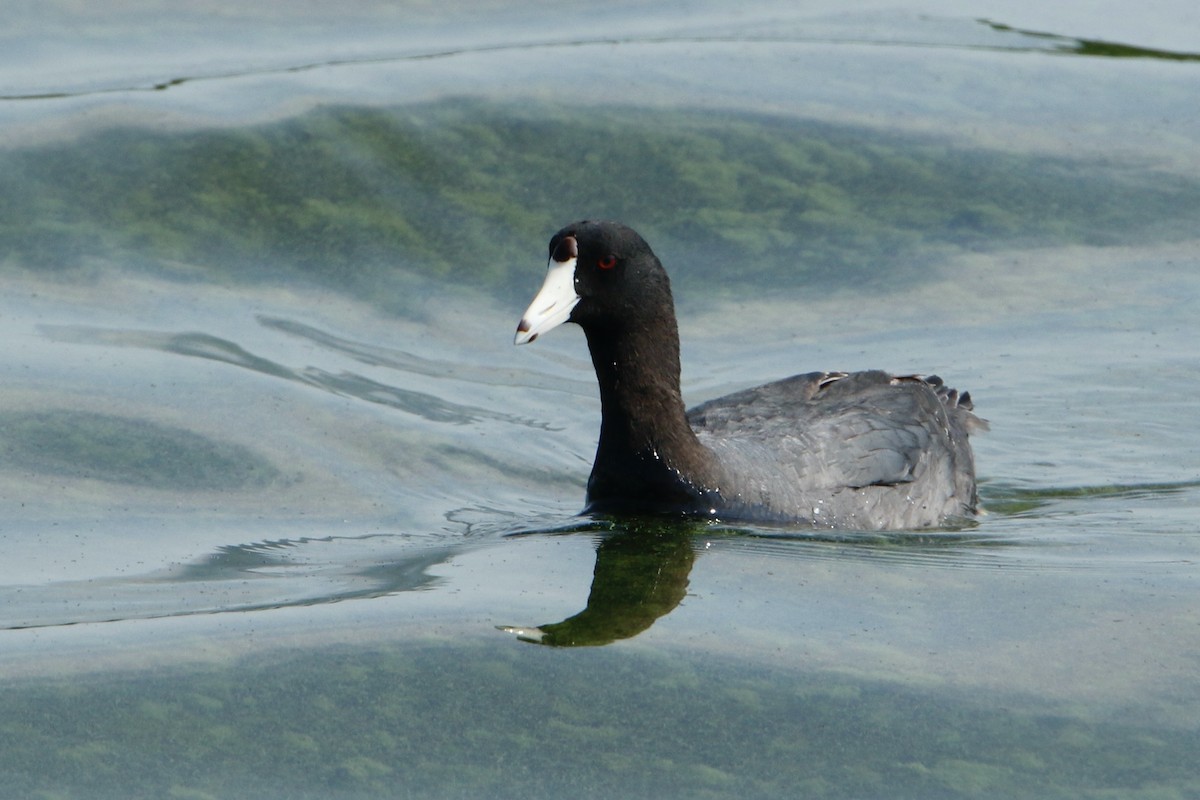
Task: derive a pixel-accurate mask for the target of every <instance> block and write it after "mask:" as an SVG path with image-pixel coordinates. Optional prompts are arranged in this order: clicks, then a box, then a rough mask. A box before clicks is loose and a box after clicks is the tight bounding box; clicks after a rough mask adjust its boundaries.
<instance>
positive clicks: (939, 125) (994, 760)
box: [0, 3, 1200, 798]
mask: <svg viewBox="0 0 1200 800" xmlns="http://www.w3.org/2000/svg"><path fill="white" fill-rule="evenodd" d="M462 8H463V9H467V10H468V11H470V13H471V14H473V15H474V16H472V17H471V19H473V20H474V22H473V23H472V24H467V25H464V24H463V23H462V20H461V17H458V16H454V17H453V18H452V17H451V11H454V10H456V9H445V10H444V11H443V10H441V9H428V8H419V9H415V10H413V9H391V8H386V9H385V8H380V7H376V6H374V5H371V4H362V5H359V6H354V7H352V8H350V9H348V10H347V12H346V13H345V14H344V15H338V17H337V18H334V19H331V18H329V17H328V16H325V14H326V12H324V11H321V10H319V9H315V8H314V9H310V10H308V11H306V12H304V13H299V14H298V13H294V11H293V10H292V9H289V10H288V11H287V12H284V11H283V10H282V9H271V8H270V7H268V8H267V9H265V10H258V11H235V10H232V9H230V8H226V7H225V6H223V5H222V4H219V3H214V4H210V6H208V7H198V10H197V11H195V12H189V13H188V14H187V15H182V16H177V15H176V13H177V12H173V11H172V10H170V9H163V8H159V7H157V6H156V5H154V4H113V5H112V6H111V7H109V8H107V9H105V10H104V11H103V12H96V11H91V10H88V11H86V12H85V11H81V10H78V9H76V10H77V11H79V13H80V16H78V17H70V15H67V14H66V11H65V10H64V9H65V7H61V8H60V7H59V6H55V5H53V4H48V5H43V6H39V7H38V8H36V9H35V8H33V7H30V9H29V10H27V11H25V12H11V13H13V14H14V16H13V27H12V28H11V30H13V31H16V32H17V33H19V34H22V35H23V38H21V43H22V44H21V47H22V49H21V51H20V53H21V58H19V59H18V58H16V57H15V56H10V58H9V60H8V61H7V62H6V63H5V64H4V65H3V68H2V70H3V71H2V74H3V76H4V81H5V87H6V88H5V89H4V92H3V94H4V95H5V99H4V100H3V101H2V102H0V115H2V116H3V119H4V130H5V131H6V133H5V136H4V140H3V145H4V148H3V150H2V151H0V162H3V164H0V167H2V168H3V169H2V170H0V175H3V177H2V178H0V181H2V182H3V191H2V192H0V196H2V197H4V198H5V199H4V200H3V201H0V203H3V204H4V205H3V209H4V212H3V219H0V254H2V255H0V280H3V284H4V288H5V291H4V292H3V296H2V297H0V333H2V334H3V341H4V342H6V345H5V346H4V347H3V348H0V373H2V374H3V375H4V381H3V386H2V388H0V397H2V398H3V402H2V403H0V431H3V440H2V444H0V478H2V483H0V486H2V489H0V504H2V508H3V512H4V513H3V522H0V543H2V544H3V547H4V552H5V553H6V554H7V558H5V559H4V560H3V561H2V562H0V596H2V597H3V600H4V602H3V606H2V608H3V611H2V612H0V627H2V628H3V631H2V632H0V637H2V638H3V643H4V647H3V648H2V649H0V666H2V669H3V671H2V673H0V674H2V675H3V678H2V680H3V687H4V688H3V691H0V703H2V704H3V707H4V708H3V714H0V719H3V720H4V723H2V724H0V737H3V743H4V746H3V747H0V754H2V755H0V774H3V776H4V782H5V785H6V786H11V787H13V788H12V790H11V791H13V792H14V793H15V795H14V796H47V797H51V796H53V797H141V796H147V797H151V796H153V797H159V796H179V797H239V796H256V797H329V796H337V797H392V796H419V797H424V796H442V797H464V796H472V797H473V796H480V797H509V796H513V797H518V796H519V797H531V796H532V797H558V796H564V795H571V796H583V797H587V796H597V797H601V796H604V797H609V796H628V797H642V796H679V797H683V796H687V797H726V796H730V797H779V796H814V797H884V796H887V797H921V798H926V797H1038V798H1043V797H1055V796H1062V797H1072V798H1075V797H1146V798H1149V797H1188V796H1193V795H1195V794H1196V793H1198V792H1200V773H1198V771H1197V769H1196V767H1195V765H1194V753H1195V752H1196V751H1197V749H1198V745H1200V727H1198V726H1197V723H1196V720H1197V719H1200V682H1198V681H1197V679H1196V675H1195V657H1196V645H1195V643H1196V641H1197V633H1198V631H1200V627H1198V626H1200V610H1198V608H1197V604H1196V597H1197V596H1198V594H1197V589H1198V588H1200V587H1198V586H1197V583H1198V576H1200V571H1198V570H1197V566H1196V565H1197V558H1198V557H1200V537H1198V535H1197V527H1196V522H1195V519H1196V509H1197V503H1198V500H1200V436H1197V434H1196V433H1195V425H1194V420H1193V417H1194V413H1193V408H1194V400H1193V398H1194V397H1195V396H1196V395H1197V393H1198V390H1200V377H1198V375H1200V373H1198V372H1197V369H1196V357H1195V346H1194V342H1195V341H1197V339H1198V337H1200V315H1198V314H1197V313H1196V311H1195V309H1196V307H1197V302H1198V300H1200V277H1198V276H1200V263H1197V262H1198V261H1200V256H1198V255H1197V253H1200V250H1198V249H1197V247H1196V244H1197V242H1196V234H1195V214H1194V209H1195V208H1196V207H1198V203H1200V161H1197V159H1196V157H1195V153H1196V152H1200V150H1197V144H1198V143H1197V141H1196V132H1197V130H1200V128H1197V126H1196V125H1195V124H1194V123H1195V115H1194V113H1191V112H1189V111H1187V109H1190V108H1191V107H1192V106H1193V105H1194V98H1195V90H1196V84H1197V80H1198V78H1200V74H1198V73H1197V69H1198V68H1200V65H1197V64H1196V63H1195V57H1194V54H1193V53H1191V52H1190V51H1189V49H1188V47H1187V45H1186V42H1181V41H1180V40H1179V39H1178V37H1177V35H1176V34H1177V31H1178V29H1179V27H1180V26H1179V24H1178V21H1179V19H1181V18H1186V17H1187V16H1188V14H1189V13H1192V12H1190V11H1189V9H1185V8H1183V7H1182V6H1181V7H1179V8H1176V9H1173V10H1172V9H1164V10H1163V11H1162V12H1161V16H1160V17H1153V16H1145V17H1139V18H1137V19H1136V20H1128V19H1126V20H1114V21H1113V22H1112V23H1111V24H1112V26H1113V27H1112V29H1106V28H1104V27H1103V26H1104V21H1103V20H1099V21H1098V20H1097V18H1096V16H1095V15H1092V14H1087V13H1084V10H1083V9H1076V10H1075V11H1074V12H1072V11H1070V10H1069V9H1068V10H1063V9H1056V10H1053V11H1050V10H1033V9H1021V8H999V7H995V8H991V7H989V8H983V7H981V8H980V9H979V10H978V13H973V14H971V15H969V16H968V15H964V14H963V13H962V12H961V11H959V10H958V9H957V8H949V9H947V8H941V7H936V6H935V5H932V4H931V5H928V6H924V7H921V8H913V9H911V11H905V12H887V13H884V12H879V11H876V10H874V9H872V8H871V7H868V6H864V7H863V8H862V9H859V10H854V11H851V12H843V11H841V10H839V9H840V7H839V8H829V9H824V10H819V9H814V10H811V11H809V12H807V13H801V12H797V11H795V10H792V9H791V8H790V7H788V8H783V7H776V6H774V5H772V4H769V3H763V4H756V5H754V6H752V7H749V8H747V9H745V10H743V11H739V13H738V14H736V15H734V14H732V13H730V12H727V11H725V10H723V9H722V8H721V7H711V8H710V7H705V6H702V5H697V6H695V7H691V8H689V9H688V10H690V11H691V12H692V13H690V14H688V13H680V10H679V9H668V10H657V9H649V8H644V7H642V5H641V4H638V3H628V4H623V5H620V6H615V7H613V10H612V11H610V12H605V13H604V14H602V15H600V16H599V17H596V16H595V15H594V14H591V13H590V12H589V11H588V9H587V8H585V7H584V6H582V5H580V6H568V7H566V8H564V9H563V10H562V11H561V12H560V13H558V14H556V15H555V16H554V18H553V19H545V18H543V16H544V15H543V16H537V17H536V18H534V19H531V16H532V15H531V14H530V12H527V11H514V10H512V9H509V8H507V7H505V5H504V4H493V3H483V4H476V5H471V6H462ZM457 10H462V9H457ZM1005 12H1007V13H1005ZM6 13H10V12H6ZM239 14H240V15H241V16H239ZM68 18H70V19H73V20H74V21H75V23H76V25H77V27H75V28H68V27H67V20H68ZM1118 24H1121V25H1123V27H1121V28H1118V27H1117V26H1118ZM1098 26H1099V27H1098ZM168 32H169V35H168ZM1135 34H1136V36H1134V35H1135ZM13 35H16V34H13ZM1127 35H1128V36H1134V38H1125V37H1126V36H1127ZM151 45H152V46H151ZM1100 45H1105V47H1101V46H1100ZM1110 45H1112V46H1110ZM1116 45H1119V46H1120V47H1114V46H1116ZM1106 47H1107V49H1105V48H1106ZM68 50H69V51H70V52H71V53H72V58H71V59H65V58H63V57H62V54H63V53H65V52H67V51H68ZM8 52H10V53H11V52H15V51H11V50H10V51H8ZM1146 87H1153V89H1154V90H1153V91H1149V90H1147V88H1146ZM583 216H613V217H619V218H621V219H624V220H626V221H627V222H629V223H630V224H633V225H634V226H636V227H637V228H639V229H640V230H642V231H643V232H644V233H645V234H646V235H647V236H648V238H650V240H651V243H652V244H653V245H654V246H655V248H656V250H657V251H658V252H659V253H660V255H662V257H663V259H664V261H665V262H666V264H667V266H668V269H670V270H671V272H672V276H673V280H674V284H675V287H676V295H677V299H678V302H679V306H680V324H681V333H682V336H683V340H684V352H683V362H684V391H685V395H686V396H687V398H688V400H689V401H690V402H700V401H703V400H705V399H708V398H711V397H715V396H718V395H719V394H722V393H724V392H727V391H731V390H735V389H738V388H743V387H746V386H749V385H753V384H755V383H759V382H763V381H766V380H770V379H773V378H777V377H782V376H784V375H787V374H792V373H795V372H801V371H808V370H813V369H860V368H875V367H881V368H886V369H890V370H892V371H896V372H922V373H937V374H940V375H942V376H943V377H944V378H945V379H946V380H947V381H948V382H949V383H951V384H952V385H955V386H958V387H959V388H962V389H969V390H970V391H971V393H972V395H973V397H974V398H975V400H976V404H977V409H978V411H979V413H980V414H981V415H982V416H984V417H986V418H987V419H989V421H990V423H991V432H990V433H988V434H986V435H984V436H981V437H979V438H978V439H977V440H976V453H977V461H978V464H979V472H980V475H981V478H982V480H983V484H982V489H981V492H982V495H983V500H984V504H985V506H986V507H987V509H988V512H989V513H988V514H986V515H985V516H983V517H982V518H981V519H980V520H979V521H978V522H977V523H976V524H971V525H967V526H964V527H962V528H960V529H955V530H946V531H927V532H916V533H905V532H901V533H894V534H878V533H858V532H836V533H834V532H829V531H821V530H812V529H789V528H757V527H746V526H738V525H728V524H721V525H711V526H710V525H677V524H667V523H664V522H663V521H661V520H657V521H656V520H619V521H614V520H603V519H589V518H583V517H579V516H577V512H578V509H579V508H580V506H581V505H582V498H583V492H584V483H585V481H586V478H587V473H588V470H589V469H590V463H591V456H592V451H593V448H594V446H595V436H596V432H597V429H598V421H599V407H598V401H597V398H596V392H595V388H594V383H593V376H592V374H591V368H590V363H589V361H588V358H587V353H586V349H585V346H584V342H583V337H582V336H581V335H580V333H579V331H577V330H574V329H572V328H570V326H568V327H567V328H566V329H563V330H558V331H555V333H554V334H553V335H552V336H549V337H542V338H541V339H539V341H538V342H537V343H536V344H535V345H533V346H530V347H525V348H521V349H516V348H513V347H512V345H511V341H512V333H513V330H514V327H515V324H516V321H517V318H518V317H519V315H520V312H521V310H522V309H523V308H524V307H525V304H526V302H527V300H528V298H529V296H531V295H532V293H533V292H534V291H535V290H536V288H537V286H538V285H539V284H540V281H541V271H542V269H543V266H544V261H543V260H544V257H545V255H544V254H545V250H544V248H545V241H546V240H547V238H548V237H549V235H550V234H551V233H553V231H554V230H556V229H557V228H558V227H559V226H561V225H562V224H564V223H566V222H568V221H570V220H571V219H573V218H577V217H583ZM533 642H541V643H542V645H559V646H557V647H555V646H538V645H537V644H534V643H533ZM569 645H574V646H569Z"/></svg>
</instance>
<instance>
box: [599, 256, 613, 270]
mask: <svg viewBox="0 0 1200 800" xmlns="http://www.w3.org/2000/svg"><path fill="white" fill-rule="evenodd" d="M616 265H617V257H616V256H605V257H604V258H602V259H600V260H599V261H597V262H596V266H597V267H599V268H600V269H612V268H613V267H615V266H616Z"/></svg>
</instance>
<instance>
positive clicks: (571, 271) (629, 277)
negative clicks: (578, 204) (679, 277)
mask: <svg viewBox="0 0 1200 800" xmlns="http://www.w3.org/2000/svg"><path fill="white" fill-rule="evenodd" d="M664 313H666V314H667V315H668V316H670V317H671V318H672V319H673V318H674V313H675V311H674V304H673V302H672V300H671V285H670V281H669V280H668V279H667V273H666V272H665V271H664V270H663V268H662V264H661V263H659V260H658V258H657V257H656V256H655V255H654V252H653V251H651V249H650V245H648V244H646V240H645V239H643V238H642V237H641V236H639V235H638V234H637V232H636V231H634V230H633V229H632V228H629V227H626V226H625V225H622V224H620V223H619V222H593V221H589V220H583V221H581V222H574V223H572V224H570V225H568V226H567V227H565V228H563V229H562V230H560V231H559V232H558V233H556V234H554V236H553V238H551V239H550V266H549V269H548V270H547V272H546V282H545V283H544V284H543V285H542V289H541V291H540V292H538V294H537V296H536V297H534V299H533V302H532V303H531V304H530V305H529V309H528V310H526V312H525V315H524V316H523V317H522V318H521V324H520V325H518V326H517V336H516V343H517V344H526V343H527V342H532V341H533V340H534V339H536V338H537V337H538V336H539V335H540V334H542V333H545V332H546V331H548V330H550V329H552V328H556V327H558V326H559V325H561V324H562V323H564V322H575V323H578V324H579V325H582V326H583V327H584V328H589V327H592V328H598V327H621V326H624V325H628V324H632V323H634V322H636V321H639V320H641V321H644V320H646V319H647V318H657V317H660V316H662V315H663V314H664Z"/></svg>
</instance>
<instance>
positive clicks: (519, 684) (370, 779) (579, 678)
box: [0, 640, 1200, 800]
mask: <svg viewBox="0 0 1200 800" xmlns="http://www.w3.org/2000/svg"><path fill="white" fill-rule="evenodd" d="M1198 747H1200V740H1198V738H1197V732H1196V730H1194V729H1192V730H1180V731H1175V732H1172V733H1167V732H1165V731H1163V729H1161V728H1159V727H1141V726H1139V725H1138V724H1137V723H1136V722H1135V721H1122V722H1095V721H1088V720H1086V719H1082V718H1079V717H1076V716H1073V715H1060V714H1056V713H1054V712H1051V711H1028V710H1026V711H1019V710H1012V709H1008V708H1005V707H1004V704H1001V705H999V706H997V705H996V704H995V703H989V702H981V703H978V704H976V703H975V702H973V701H972V700H970V699H967V698H963V697H956V696H955V693H954V692H951V691H946V690H928V691H924V690H916V689H911V690H910V689H903V688H897V687H896V686H894V685H888V684H886V683H882V682H873V681H869V680H859V679H855V678H850V677H838V676H833V675H826V674H821V673H809V672H805V671H799V670H787V671H783V670H772V669H770V668H764V667H755V666H751V665H748V664H746V663H745V662H744V661H742V660H740V659H736V660H730V661H725V660H723V659H719V658H692V657H680V656H674V655H670V654H667V653H659V654H653V655H652V654H648V653H645V652H639V651H637V650H625V649H618V648H612V647H609V648H586V649H584V650H574V651H570V652H564V651H560V650H550V649H546V648H540V647H534V646H527V645H522V644H519V643H517V642H511V646H509V647H501V648H497V647H496V646H495V643H494V642H492V641H490V640H488V641H486V642H485V641H476V642H463V641H458V642H456V643H454V644H452V645H448V644H447V643H446V642H442V641H430V642H427V643H422V642H420V641H409V642H406V643H404V644H403V645H396V646H394V647H374V648H352V647H340V648H325V649H321V650H318V651H313V652H303V653H297V654H295V655H294V656H288V655H286V654H280V653H273V654H270V655H266V654H264V655H262V656H259V657H256V658H254V659H246V660H239V661H234V662H232V663H230V664H228V665H222V666H207V667H195V668H182V667H173V668H169V669H162V668H160V669H159V670H155V671H145V672H140V671H139V672H133V673H130V674H128V675H120V674H117V675H113V676H110V677H109V678H107V679H101V680H94V679H89V680H86V681H83V682H80V681H71V680H63V681H61V682H56V681H36V682H20V683H9V684H7V685H6V687H5V689H4V690H3V691H0V779H2V780H3V783H4V786H5V789H6V793H7V795H8V796H11V797H30V798H34V797H40V798H61V799H62V800H67V799H69V798H88V800H103V799H104V798H122V800H127V799H128V798H151V797H154V798H160V797H164V798H165V797H180V798H185V797H186V798H224V797H260V798H265V799H266V800H276V799H277V798H297V799H302V798H329V797H338V798H368V797H370V798H377V797H396V798H403V797H421V798H440V797H446V798H451V797H454V798H463V797H488V798H497V799H502V798H522V800H527V799H528V798H544V797H545V798H550V797H554V798H561V797H580V798H590V797H597V798H600V797H604V798H607V797H627V798H641V797H654V798H674V797H680V798H682V797H688V798H713V799H715V798H739V800H744V799H745V798H781V797H805V798H861V797H889V798H922V800H924V799H925V798H995V797H1004V798H1036V799H1037V800H1051V799H1053V798H1063V799H1064V800H1066V799H1067V798H1069V799H1070V800H1080V798H1084V799H1085V800H1086V799H1087V798H1096V799H1099V798H1118V797H1119V798H1128V799H1129V800H1137V799H1138V798H1142V799H1143V800H1152V799H1153V800H1172V799H1176V798H1178V799H1181V798H1184V797H1194V796H1196V793H1197V792H1200V776H1198V775H1197V772H1196V767H1195V758H1194V756H1195V753H1196V751H1197V748H1198Z"/></svg>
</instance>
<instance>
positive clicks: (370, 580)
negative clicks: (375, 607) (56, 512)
mask: <svg viewBox="0 0 1200 800" xmlns="http://www.w3.org/2000/svg"><path fill="white" fill-rule="evenodd" d="M379 538H380V536H379V535H371V536H364V537H360V538H354V537H342V536H330V537H321V538H311V537H309V538H301V539H295V540H277V541H272V542H260V543H255V544H246V545H231V546H227V547H222V548H220V549H219V550H218V551H217V552H215V553H213V554H212V555H210V556H208V557H206V558H204V559H201V560H200V561H196V562H193V563H190V564H184V565H181V566H178V567H172V568H169V569H165V570H161V571H157V572H152V573H148V574H145V575H139V576H135V577H131V578H121V577H114V578H109V579H100V578H97V579H88V580H83V581H63V582H58V583H49V584H44V585H39V586H6V587H2V588H0V609H3V610H2V611H0V630H9V629H21V628H44V627H57V626H63V625H80V624H85V623H97V622H119V621H125V620H135V619H161V618H165V617H180V616H190V615H195V614H220V613H227V612H248V611H262V610H267V609H275V608H288V607H295V606H311V605H318V604H324V603H335V602H341V601H343V600H355V599H365V598H372V597H382V596H384V595H389V594H394V593H397V592H413V591H421V590H425V589H431V588H434V587H435V586H436V584H437V582H438V578H436V577H435V576H433V575H430V574H429V569H430V568H432V567H434V566H436V565H438V564H441V563H444V562H446V561H447V560H449V559H450V558H451V557H452V556H454V555H455V554H457V553H458V552H460V551H461V550H462V548H461V547H460V546H447V545H438V546H421V545H415V546H413V547H411V548H405V549H404V550H402V551H400V552H399V553H397V551H396V550H395V549H394V548H387V547H381V546H380V544H379V542H378V541H375V540H378V539H379Z"/></svg>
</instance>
